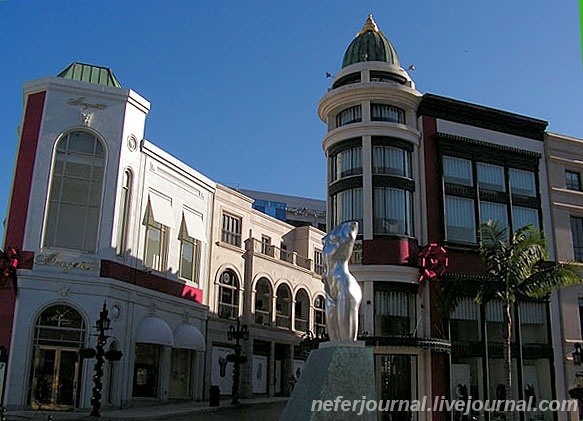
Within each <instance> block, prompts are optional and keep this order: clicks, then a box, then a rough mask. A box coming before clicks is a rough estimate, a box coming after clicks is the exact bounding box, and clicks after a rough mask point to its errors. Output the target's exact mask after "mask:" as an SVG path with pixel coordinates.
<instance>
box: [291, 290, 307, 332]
mask: <svg viewBox="0 0 583 421" xmlns="http://www.w3.org/2000/svg"><path fill="white" fill-rule="evenodd" d="M294 301H295V302H294V315H295V317H294V329H295V330H297V331H299V332H307V331H308V330H310V295H309V294H308V291H307V290H306V289H305V288H298V290H297V291H296V294H295V300H294Z"/></svg>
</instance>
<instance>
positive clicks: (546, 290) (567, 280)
mask: <svg viewBox="0 0 583 421" xmlns="http://www.w3.org/2000/svg"><path fill="white" fill-rule="evenodd" d="M580 282H581V278H580V277H579V274H578V273H577V267H576V266H575V265H573V264H571V263H556V264H551V265H550V266H547V267H545V268H543V269H540V270H536V271H535V272H534V273H533V274H532V275H531V276H529V277H528V278H527V279H526V280H524V282H522V283H521V284H520V286H519V290H520V292H521V293H523V294H524V295H526V296H528V297H531V298H543V297H545V296H547V295H548V294H550V293H551V292H552V290H553V289H555V288H564V287H568V286H570V285H575V284H578V283H580Z"/></svg>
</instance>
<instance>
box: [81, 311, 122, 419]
mask: <svg viewBox="0 0 583 421" xmlns="http://www.w3.org/2000/svg"><path fill="white" fill-rule="evenodd" d="M108 313H109V312H108V311H107V306H106V303H105V302H104V303H103V310H101V313H99V319H98V320H97V322H96V323H95V329H97V345H96V346H95V348H83V349H81V350H80V351H79V354H80V355H81V357H83V358H95V365H94V366H93V368H94V370H95V374H94V375H93V385H94V386H93V394H92V396H91V406H92V407H93V409H92V410H91V413H90V414H89V416H90V417H100V416H101V414H100V413H99V410H100V409H101V397H102V394H101V391H102V389H103V384H102V383H101V378H102V377H103V364H104V363H105V360H106V359H107V360H109V361H118V360H119V359H120V358H121V356H122V352H121V351H119V350H117V349H110V350H109V351H107V352H105V351H104V350H103V347H104V346H105V344H106V343H107V339H109V337H110V336H109V335H106V334H105V332H106V331H108V330H111V327H110V325H111V319H110V318H109V317H107V316H108Z"/></svg>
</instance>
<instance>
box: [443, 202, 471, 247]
mask: <svg viewBox="0 0 583 421" xmlns="http://www.w3.org/2000/svg"><path fill="white" fill-rule="evenodd" d="M474 215H475V213H474V201H473V200H472V199H464V198H462V197H455V196H446V197H445V221H446V229H447V240H448V241H462V242H466V243H475V242H476V221H475V218H474Z"/></svg>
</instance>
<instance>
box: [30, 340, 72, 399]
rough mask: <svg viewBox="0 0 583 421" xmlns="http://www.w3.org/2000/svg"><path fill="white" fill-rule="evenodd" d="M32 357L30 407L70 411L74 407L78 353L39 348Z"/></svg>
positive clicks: (70, 350) (61, 349)
mask: <svg viewBox="0 0 583 421" xmlns="http://www.w3.org/2000/svg"><path fill="white" fill-rule="evenodd" d="M36 354H37V355H36V356H35V367H36V370H35V374H34V378H33V383H32V396H33V399H32V402H31V405H32V407H33V408H34V409H52V410H58V409H62V410H67V409H73V408H74V407H75V406H76V404H77V379H78V377H79V350H78V349H65V348H50V347H39V348H38V349H37V351H36Z"/></svg>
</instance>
